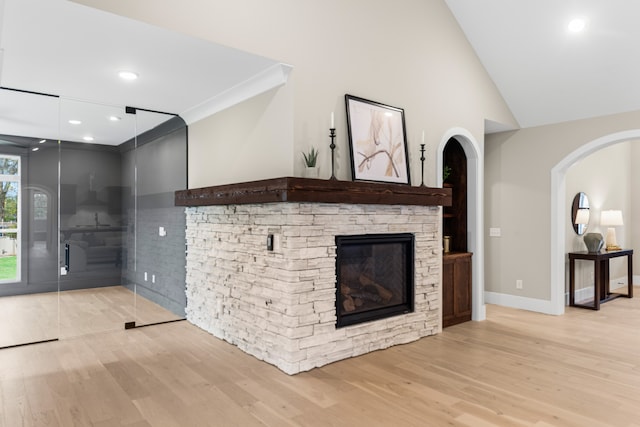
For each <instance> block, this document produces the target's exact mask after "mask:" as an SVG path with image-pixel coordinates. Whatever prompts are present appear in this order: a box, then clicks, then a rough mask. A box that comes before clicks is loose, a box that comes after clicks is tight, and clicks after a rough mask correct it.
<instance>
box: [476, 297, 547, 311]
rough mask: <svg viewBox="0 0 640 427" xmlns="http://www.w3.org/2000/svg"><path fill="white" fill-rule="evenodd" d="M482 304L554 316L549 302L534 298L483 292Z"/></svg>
mask: <svg viewBox="0 0 640 427" xmlns="http://www.w3.org/2000/svg"><path fill="white" fill-rule="evenodd" d="M484 302H485V303H486V304H496V305H502V306H505V307H511V308H518V309H521V310H529V311H535V312H538V313H544V314H556V313H555V312H554V311H553V307H552V306H551V301H549V300H542V299H536V298H527V297H519V296H517V295H509V294H500V293H497V292H485V293H484Z"/></svg>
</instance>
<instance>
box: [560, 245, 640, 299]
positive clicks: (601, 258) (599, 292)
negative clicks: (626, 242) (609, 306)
mask: <svg viewBox="0 0 640 427" xmlns="http://www.w3.org/2000/svg"><path fill="white" fill-rule="evenodd" d="M622 256H626V257H627V276H628V278H627V293H626V294H620V293H612V292H611V291H610V290H609V280H610V279H609V260H610V259H611V258H617V257H622ZM577 259H582V260H587V261H593V264H594V269H595V271H594V278H595V280H594V294H593V305H586V304H579V303H576V301H575V287H576V276H575V267H576V260H577ZM618 297H627V298H633V249H623V250H619V251H610V252H595V253H592V252H585V251H583V252H569V305H570V306H572V307H583V308H590V309H592V310H600V304H601V303H603V302H607V301H610V300H612V299H614V298H618Z"/></svg>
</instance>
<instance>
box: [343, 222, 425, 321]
mask: <svg viewBox="0 0 640 427" xmlns="http://www.w3.org/2000/svg"><path fill="white" fill-rule="evenodd" d="M413 255H414V236H413V234H407V233H402V234H374V235H358V236H338V237H336V277H337V289H336V313H337V318H338V326H346V325H352V324H355V323H361V322H366V321H370V320H376V319H381V318H385V317H389V316H395V315H399V314H403V313H408V312H411V311H413V292H414V291H413V283H414V277H413V276H414V268H413V263H414V256H413Z"/></svg>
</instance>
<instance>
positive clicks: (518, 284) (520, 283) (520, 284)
mask: <svg viewBox="0 0 640 427" xmlns="http://www.w3.org/2000/svg"><path fill="white" fill-rule="evenodd" d="M516 289H522V280H520V279H518V280H516Z"/></svg>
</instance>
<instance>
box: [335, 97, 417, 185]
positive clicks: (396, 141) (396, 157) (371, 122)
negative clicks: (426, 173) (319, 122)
mask: <svg viewBox="0 0 640 427" xmlns="http://www.w3.org/2000/svg"><path fill="white" fill-rule="evenodd" d="M346 102H347V122H348V127H349V129H348V130H349V143H350V146H351V156H352V162H353V169H352V175H353V179H354V180H358V179H361V180H368V181H384V182H395V183H402V184H408V183H409V169H408V164H407V155H406V153H407V143H406V138H405V127H404V112H403V110H402V109H399V108H395V107H389V106H386V105H383V104H379V103H375V102H373V101H367V100H363V99H361V98H355V97H352V96H351V95H347V96H346Z"/></svg>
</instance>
